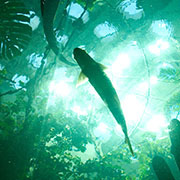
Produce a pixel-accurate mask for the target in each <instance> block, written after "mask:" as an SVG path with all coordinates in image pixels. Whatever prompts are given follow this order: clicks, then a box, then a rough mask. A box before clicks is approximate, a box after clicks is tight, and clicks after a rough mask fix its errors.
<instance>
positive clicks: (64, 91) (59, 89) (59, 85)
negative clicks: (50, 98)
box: [49, 81, 71, 96]
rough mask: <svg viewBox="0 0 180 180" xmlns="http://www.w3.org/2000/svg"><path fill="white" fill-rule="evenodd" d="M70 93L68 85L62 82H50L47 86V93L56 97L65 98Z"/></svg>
mask: <svg viewBox="0 0 180 180" xmlns="http://www.w3.org/2000/svg"><path fill="white" fill-rule="evenodd" d="M70 91H71V89H70V87H69V85H68V84H67V83H65V82H63V81H59V82H56V81H52V82H51V83H50V85H49V92H50V93H54V95H56V96H67V95H68V94H69V93H70Z"/></svg>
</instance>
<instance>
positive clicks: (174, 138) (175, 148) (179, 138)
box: [168, 119, 180, 170]
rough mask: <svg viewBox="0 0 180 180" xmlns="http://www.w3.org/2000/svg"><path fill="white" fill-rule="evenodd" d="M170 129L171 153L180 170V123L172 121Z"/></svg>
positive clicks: (176, 120)
mask: <svg viewBox="0 0 180 180" xmlns="http://www.w3.org/2000/svg"><path fill="white" fill-rule="evenodd" d="M168 127H169V130H170V131H169V137H170V140H171V153H172V154H173V156H174V159H175V161H176V164H177V166H178V168H179V170H180V121H179V120H178V119H172V120H171V122H170V125H169V126H168Z"/></svg>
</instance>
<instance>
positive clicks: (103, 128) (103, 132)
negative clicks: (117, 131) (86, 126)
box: [94, 123, 111, 141]
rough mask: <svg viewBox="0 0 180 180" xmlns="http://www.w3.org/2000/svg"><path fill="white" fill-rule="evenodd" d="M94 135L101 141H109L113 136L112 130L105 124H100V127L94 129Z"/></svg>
mask: <svg viewBox="0 0 180 180" xmlns="http://www.w3.org/2000/svg"><path fill="white" fill-rule="evenodd" d="M94 135H95V136H96V137H98V138H100V139H101V140H104V141H106V140H108V139H109V138H110V136H111V133H110V129H109V127H108V126H107V125H106V124H105V123H100V124H99V126H98V127H96V128H95V129H94Z"/></svg>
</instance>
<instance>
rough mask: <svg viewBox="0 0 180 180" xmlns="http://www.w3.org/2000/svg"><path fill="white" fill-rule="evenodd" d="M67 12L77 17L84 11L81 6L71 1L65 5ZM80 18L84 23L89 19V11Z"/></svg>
mask: <svg viewBox="0 0 180 180" xmlns="http://www.w3.org/2000/svg"><path fill="white" fill-rule="evenodd" d="M67 12H68V14H69V16H72V17H75V18H79V17H80V16H81V14H82V13H83V12H84V8H82V7H81V6H80V5H79V4H78V3H71V4H70V5H69V6H68V7H67ZM82 20H83V22H84V23H86V22H87V21H88V20H89V13H88V12H87V11H86V12H85V13H84V15H83V16H82Z"/></svg>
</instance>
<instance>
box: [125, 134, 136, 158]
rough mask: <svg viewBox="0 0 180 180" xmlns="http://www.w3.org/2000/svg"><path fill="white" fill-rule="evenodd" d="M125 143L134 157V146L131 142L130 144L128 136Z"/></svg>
mask: <svg viewBox="0 0 180 180" xmlns="http://www.w3.org/2000/svg"><path fill="white" fill-rule="evenodd" d="M125 142H126V143H127V144H128V146H129V149H130V151H131V154H132V155H133V156H134V152H133V149H132V146H131V142H130V140H129V137H128V136H127V135H126V137H125Z"/></svg>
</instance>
